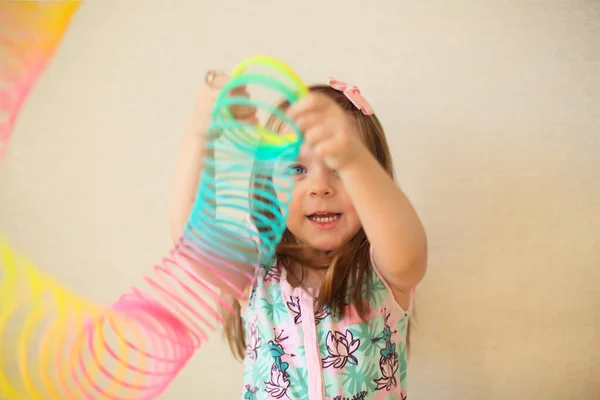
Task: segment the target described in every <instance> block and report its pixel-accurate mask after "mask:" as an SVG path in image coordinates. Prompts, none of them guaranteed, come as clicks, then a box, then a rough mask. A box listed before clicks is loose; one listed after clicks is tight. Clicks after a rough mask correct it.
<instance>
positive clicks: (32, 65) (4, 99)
mask: <svg viewBox="0 0 600 400" xmlns="http://www.w3.org/2000/svg"><path fill="white" fill-rule="evenodd" d="M80 4H81V1H80V0H65V1H1V2H0V156H2V155H3V154H4V153H5V151H6V148H7V146H8V142H9V140H10V136H11V134H12V131H13V128H14V126H15V122H16V120H17V115H18V114H19V112H20V110H21V107H22V106H23V103H24V102H25V99H26V98H27V95H28V94H29V92H30V91H31V89H32V88H33V86H34V85H35V83H36V82H37V80H38V77H39V76H40V74H41V73H42V72H43V71H44V69H45V67H46V65H47V64H48V62H49V61H50V59H51V58H52V55H53V54H54V52H55V50H56V47H57V46H58V44H59V43H60V40H61V38H62V37H63V34H64V32H65V30H66V29H67V27H68V25H69V21H70V20H71V17H72V15H73V14H74V13H75V11H76V10H77V9H78V8H79V6H80Z"/></svg>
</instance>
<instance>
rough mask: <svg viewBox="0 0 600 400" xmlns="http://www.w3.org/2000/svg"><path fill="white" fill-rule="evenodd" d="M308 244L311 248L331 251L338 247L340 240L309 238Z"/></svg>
mask: <svg viewBox="0 0 600 400" xmlns="http://www.w3.org/2000/svg"><path fill="white" fill-rule="evenodd" d="M308 244H309V246H310V247H312V248H313V249H315V250H320V251H332V250H337V249H339V248H340V242H339V241H337V240H336V241H332V240H310V241H308Z"/></svg>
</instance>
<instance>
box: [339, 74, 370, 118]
mask: <svg viewBox="0 0 600 400" xmlns="http://www.w3.org/2000/svg"><path fill="white" fill-rule="evenodd" d="M329 86H331V87H332V88H334V89H335V90H339V91H340V92H343V93H344V94H345V95H346V97H347V98H348V100H350V101H351V102H352V104H354V105H355V106H356V108H358V109H359V110H361V111H362V112H363V114H365V115H372V114H373V108H372V107H371V105H370V104H369V102H368V101H367V100H366V99H365V98H364V97H363V95H362V94H361V93H360V90H359V89H358V87H356V86H352V85H348V84H347V83H345V82H341V81H338V80H335V79H333V78H329Z"/></svg>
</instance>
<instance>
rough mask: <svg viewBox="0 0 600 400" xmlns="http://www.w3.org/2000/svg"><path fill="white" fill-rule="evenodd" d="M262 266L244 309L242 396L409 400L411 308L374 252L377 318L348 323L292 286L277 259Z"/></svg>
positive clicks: (314, 294) (350, 314)
mask: <svg viewBox="0 0 600 400" xmlns="http://www.w3.org/2000/svg"><path fill="white" fill-rule="evenodd" d="M269 264H270V265H261V268H257V272H256V276H255V279H254V283H253V285H252V287H251V289H250V294H249V298H248V303H247V306H246V307H243V309H242V313H243V314H242V317H243V321H244V327H245V332H246V356H245V359H244V387H243V389H242V399H244V400H262V399H293V400H326V399H327V400H367V399H369V400H371V399H373V400H375V399H378V400H383V399H394V400H395V399H402V400H404V399H406V398H407V395H406V389H407V384H406V381H407V379H406V375H407V349H406V332H407V327H408V320H409V318H410V313H411V310H412V302H413V298H414V292H412V293H411V300H410V303H411V304H410V306H409V308H408V310H406V311H405V310H403V309H402V307H401V306H400V305H399V304H398V303H397V301H396V300H395V299H394V296H393V294H392V292H391V290H390V288H389V286H388V285H387V284H386V282H385V281H384V280H383V279H382V277H381V276H380V274H379V272H378V270H377V267H376V266H375V264H374V262H373V253H372V251H371V265H372V268H371V274H372V280H371V291H370V294H369V295H368V299H369V302H370V309H371V312H370V315H368V317H367V318H365V322H362V321H361V320H360V318H359V316H358V314H357V313H356V311H355V309H354V307H353V306H348V308H347V309H346V312H345V317H344V318H343V319H342V320H339V319H335V318H334V317H333V316H332V315H330V312H329V310H328V309H327V308H319V307H318V304H317V302H316V299H318V290H306V289H304V288H300V287H295V288H294V287H292V286H291V285H290V284H289V282H288V279H287V274H286V270H285V269H284V268H282V267H281V266H280V265H279V264H278V263H277V262H276V260H274V261H273V262H271V263H269ZM244 308H245V309H244Z"/></svg>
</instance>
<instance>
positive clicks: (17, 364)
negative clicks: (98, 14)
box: [0, 56, 308, 400]
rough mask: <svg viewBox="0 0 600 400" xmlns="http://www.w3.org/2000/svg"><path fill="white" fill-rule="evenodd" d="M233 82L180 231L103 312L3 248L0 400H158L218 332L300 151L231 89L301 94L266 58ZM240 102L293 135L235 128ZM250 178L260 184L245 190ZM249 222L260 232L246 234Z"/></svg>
mask: <svg viewBox="0 0 600 400" xmlns="http://www.w3.org/2000/svg"><path fill="white" fill-rule="evenodd" d="M252 67H263V69H266V70H267V72H254V68H252ZM274 72H275V73H277V74H274ZM275 75H279V76H278V77H275ZM231 76H232V78H231V80H230V81H229V82H228V84H227V86H226V87H225V88H223V90H222V91H221V93H220V95H219V97H218V99H217V102H216V106H215V108H214V110H213V115H212V122H211V126H210V130H211V131H212V132H214V133H216V135H213V139H211V140H209V141H208V142H207V144H206V146H207V154H208V155H207V156H206V159H205V163H204V165H205V168H204V170H203V173H202V176H201V179H200V183H199V189H198V192H197V195H196V198H195V203H194V206H193V210H192V215H191V217H190V220H189V222H188V223H187V226H186V229H185V232H184V234H183V236H182V238H181V239H180V241H179V243H178V245H177V246H175V247H174V248H173V249H172V250H171V251H170V253H169V255H168V256H167V257H165V258H164V259H163V260H162V261H161V262H160V263H158V264H157V265H155V266H154V268H153V271H152V273H151V274H150V275H149V276H147V277H145V278H144V279H143V281H144V284H143V285H140V286H138V287H134V288H133V289H132V290H131V291H129V292H128V293H125V294H123V295H122V296H121V297H120V298H119V299H118V300H117V301H116V302H115V303H114V304H113V305H112V306H110V307H101V306H99V305H96V304H92V303H90V302H88V301H86V300H84V299H82V298H81V297H79V296H77V295H76V294H74V293H72V292H70V291H67V290H65V289H64V288H63V287H61V286H60V285H59V284H58V283H56V282H55V281H54V280H52V279H51V278H50V277H48V276H45V275H44V274H42V273H41V272H39V270H38V269H37V268H36V267H35V266H34V265H33V264H32V263H31V262H30V261H29V260H28V259H26V258H25V257H23V256H21V255H19V254H17V253H16V252H14V251H13V250H12V249H11V248H10V246H8V245H7V244H2V243H1V242H0V399H2V400H4V399H7V400H24V399H39V400H50V399H52V400H54V399H56V400H59V399H60V400H65V399H73V400H82V399H98V400H100V399H103V400H106V399H111V400H112V399H114V400H116V399H155V398H157V396H159V395H160V394H161V393H163V392H164V390H165V389H166V388H167V386H168V385H169V384H170V383H171V382H172V381H173V379H174V378H175V376H176V375H177V374H178V372H179V371H181V369H182V368H183V367H184V366H185V364H186V363H187V362H188V360H189V359H190V357H191V356H192V355H193V354H194V352H195V351H196V350H197V349H198V348H199V347H200V346H201V344H202V343H203V341H204V340H206V339H207V337H208V336H207V334H208V332H209V331H212V330H215V329H216V328H218V327H219V326H220V323H221V317H220V313H219V312H218V309H219V308H220V307H225V308H227V307H230V306H229V303H228V302H227V301H226V300H225V299H224V298H223V297H222V296H221V291H220V290H219V289H217V288H216V287H215V284H216V283H218V286H220V287H223V286H225V287H229V288H230V290H229V292H230V293H233V294H234V295H237V296H239V295H241V289H240V286H239V282H237V280H239V277H240V275H241V276H242V277H244V278H245V279H246V281H249V280H250V279H251V278H252V272H251V269H244V271H246V272H244V273H243V274H241V271H242V269H241V268H240V265H246V266H248V265H251V266H255V265H257V263H258V262H259V257H269V256H271V255H272V254H273V253H274V251H275V246H276V245H277V243H278V242H279V240H280V238H281V234H282V233H283V230H284V228H285V218H286V216H287V209H288V200H286V199H289V193H290V191H291V189H292V180H291V179H290V178H289V176H288V175H287V174H286V170H285V166H286V165H289V164H290V163H292V162H293V160H295V158H296V157H297V155H298V151H299V147H300V144H301V133H300V132H299V130H298V128H297V126H296V125H295V124H294V122H293V121H290V120H288V119H287V118H286V116H285V114H284V113H282V112H281V111H280V110H279V109H277V108H275V107H274V106H273V105H270V104H267V103H262V102H259V101H257V100H250V99H248V98H246V97H241V96H232V95H230V92H231V90H232V89H234V88H235V87H238V86H240V85H248V86H251V85H257V86H260V87H261V89H269V90H270V91H271V92H274V93H276V94H277V95H278V96H279V97H283V98H284V99H286V100H287V101H289V102H290V103H294V102H296V101H298V99H299V98H301V97H302V96H304V95H306V94H307V92H308V89H307V88H306V86H305V85H304V84H303V83H302V81H301V80H300V79H299V78H298V76H297V75H296V74H295V73H294V72H293V71H291V70H290V69H289V68H288V67H287V66H286V65H284V64H283V63H281V62H280V61H278V60H276V59H273V58H270V57H266V56H257V57H252V58H250V59H248V60H246V61H244V62H242V63H241V64H240V65H238V67H237V68H235V70H234V71H233V72H232V74H231ZM236 105H252V106H255V107H257V108H258V109H260V110H262V111H266V112H267V113H268V114H270V115H272V116H274V118H276V119H278V120H280V121H283V122H284V123H285V124H287V126H289V127H290V129H291V131H293V133H290V134H287V135H279V134H276V133H274V132H271V131H270V130H268V129H267V127H263V126H259V125H256V126H255V125H250V124H245V123H242V122H240V121H237V120H235V119H233V118H232V114H231V112H230V110H231V107H234V106H236ZM251 176H252V179H253V181H254V182H256V183H257V184H256V185H252V186H249V181H250V177H251ZM273 189H274V190H276V191H277V193H278V196H276V195H275V192H274V191H273ZM282 194H283V195H282ZM286 194H287V195H288V196H286ZM236 215H239V216H240V217H236ZM247 215H251V216H252V217H253V218H254V220H255V221H256V222H257V225H258V226H260V229H258V230H256V229H251V228H249V227H248V224H247V223H246V219H245V218H244V217H242V216H247ZM232 277H236V280H234V279H232Z"/></svg>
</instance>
